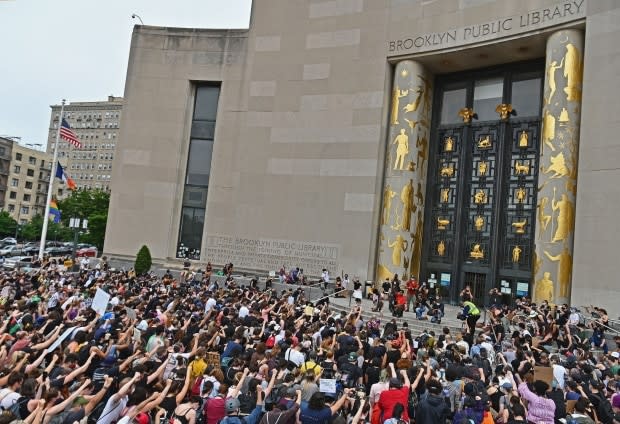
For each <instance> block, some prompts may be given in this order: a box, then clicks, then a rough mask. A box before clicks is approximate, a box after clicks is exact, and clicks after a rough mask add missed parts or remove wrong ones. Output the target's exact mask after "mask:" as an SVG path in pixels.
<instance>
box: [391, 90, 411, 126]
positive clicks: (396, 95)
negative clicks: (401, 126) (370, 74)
mask: <svg viewBox="0 0 620 424" xmlns="http://www.w3.org/2000/svg"><path fill="white" fill-rule="evenodd" d="M408 95H409V90H401V89H399V88H398V86H396V87H394V91H393V92H392V117H391V118H392V119H390V123H391V124H392V125H398V112H399V111H400V107H399V106H400V99H401V97H405V96H408Z"/></svg>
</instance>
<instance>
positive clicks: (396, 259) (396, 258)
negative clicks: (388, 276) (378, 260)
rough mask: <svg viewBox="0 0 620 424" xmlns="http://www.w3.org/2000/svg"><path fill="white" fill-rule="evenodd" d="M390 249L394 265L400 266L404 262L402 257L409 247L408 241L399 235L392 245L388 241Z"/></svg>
mask: <svg viewBox="0 0 620 424" xmlns="http://www.w3.org/2000/svg"><path fill="white" fill-rule="evenodd" d="M388 247H389V248H391V249H392V265H394V266H400V264H401V262H402V255H403V253H405V251H406V250H407V247H408V243H407V240H405V239H404V238H403V237H402V236H401V235H400V234H398V235H397V236H396V239H395V240H394V242H393V243H390V241H389V240H388Z"/></svg>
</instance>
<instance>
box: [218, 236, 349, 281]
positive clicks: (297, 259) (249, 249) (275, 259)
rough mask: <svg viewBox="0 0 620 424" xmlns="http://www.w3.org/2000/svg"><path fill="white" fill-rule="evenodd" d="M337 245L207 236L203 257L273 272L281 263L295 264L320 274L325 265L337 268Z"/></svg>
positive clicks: (308, 273) (312, 273) (222, 262)
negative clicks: (205, 253) (205, 252)
mask: <svg viewBox="0 0 620 424" xmlns="http://www.w3.org/2000/svg"><path fill="white" fill-rule="evenodd" d="M339 257H340V245H337V244H326V243H313V242H306V241H295V240H274V239H248V238H243V237H232V236H224V235H211V236H208V237H207V258H208V260H210V261H211V262H214V263H217V264H224V263H228V262H232V263H233V264H234V265H235V268H248V269H257V270H263V271H276V270H278V269H280V267H282V266H283V265H284V266H285V267H286V268H287V269H288V268H291V267H299V268H302V269H303V270H304V273H305V274H306V275H312V276H318V275H321V270H322V269H323V268H327V269H328V270H329V271H332V272H334V271H335V270H337V269H338V267H339V266H338V259H339Z"/></svg>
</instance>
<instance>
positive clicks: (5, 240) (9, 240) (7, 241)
mask: <svg viewBox="0 0 620 424" xmlns="http://www.w3.org/2000/svg"><path fill="white" fill-rule="evenodd" d="M0 241H1V242H2V243H4V244H5V245H7V244H17V240H15V238H13V237H5V238H3V239H2V240H0Z"/></svg>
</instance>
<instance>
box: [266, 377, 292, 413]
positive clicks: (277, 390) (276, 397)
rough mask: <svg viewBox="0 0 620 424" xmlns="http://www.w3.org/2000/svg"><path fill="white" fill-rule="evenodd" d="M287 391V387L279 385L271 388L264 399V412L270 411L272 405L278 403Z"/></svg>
mask: <svg viewBox="0 0 620 424" xmlns="http://www.w3.org/2000/svg"><path fill="white" fill-rule="evenodd" d="M286 389H288V386H285V385H284V384H282V383H280V384H277V385H276V386H274V387H273V389H272V390H271V393H269V396H268V397H267V398H266V399H265V410H266V411H271V410H272V409H273V406H274V405H277V404H278V403H280V400H281V399H282V398H283V397H284V394H285V392H286Z"/></svg>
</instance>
